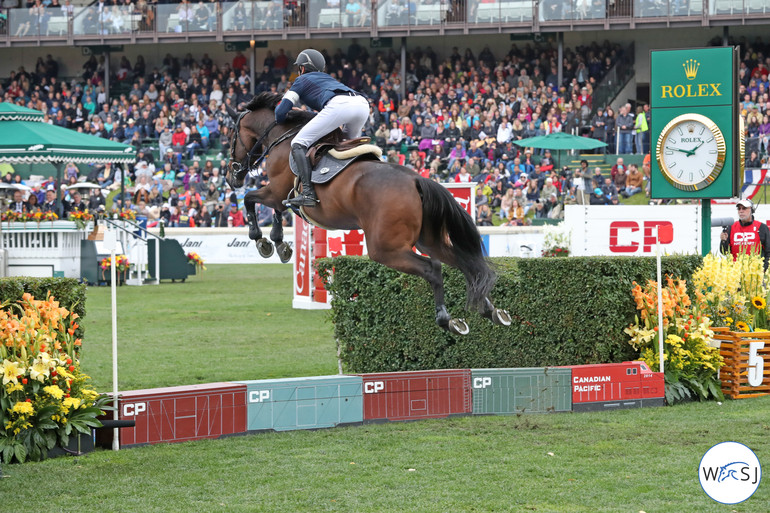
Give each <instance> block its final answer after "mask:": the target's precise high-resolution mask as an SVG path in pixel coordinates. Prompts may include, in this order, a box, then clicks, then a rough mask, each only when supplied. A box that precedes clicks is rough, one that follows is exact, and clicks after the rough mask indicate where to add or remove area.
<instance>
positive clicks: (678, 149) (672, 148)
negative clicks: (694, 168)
mask: <svg viewBox="0 0 770 513" xmlns="http://www.w3.org/2000/svg"><path fill="white" fill-rule="evenodd" d="M668 149H670V150H676V151H681V152H682V153H686V154H687V156H688V157H689V156H690V155H692V154H694V153H695V150H683V149H681V148H674V147H673V146H669V147H668ZM696 149H697V148H696Z"/></svg>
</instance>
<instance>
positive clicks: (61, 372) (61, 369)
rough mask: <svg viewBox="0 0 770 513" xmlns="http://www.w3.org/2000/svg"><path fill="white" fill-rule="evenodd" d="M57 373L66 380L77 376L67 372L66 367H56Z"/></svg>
mask: <svg viewBox="0 0 770 513" xmlns="http://www.w3.org/2000/svg"><path fill="white" fill-rule="evenodd" d="M56 373H57V374H58V375H59V376H61V377H62V378H64V379H73V378H74V377H75V376H73V375H72V374H70V373H69V372H67V369H65V368H64V367H56Z"/></svg>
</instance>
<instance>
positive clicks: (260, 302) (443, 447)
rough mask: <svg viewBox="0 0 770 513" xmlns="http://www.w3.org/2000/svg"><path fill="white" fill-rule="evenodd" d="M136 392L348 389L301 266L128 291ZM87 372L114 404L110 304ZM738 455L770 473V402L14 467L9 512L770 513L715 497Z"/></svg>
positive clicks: (125, 305)
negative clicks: (297, 287) (724, 454)
mask: <svg viewBox="0 0 770 513" xmlns="http://www.w3.org/2000/svg"><path fill="white" fill-rule="evenodd" d="M118 292H119V294H118V304H119V314H120V315H119V323H120V327H119V331H118V333H119V341H120V342H119V343H120V354H121V360H120V363H121V378H120V383H121V388H123V389H130V388H152V387H157V386H165V385H176V384H190V383H198V382H212V381H219V380H231V379H255V378H262V377H279V376H312V375H319V374H329V373H335V372H336V349H335V343H334V340H333V335H332V326H331V325H330V324H329V323H328V322H326V320H325V319H326V315H327V314H326V313H324V312H317V311H315V312H313V311H310V312H307V311H293V310H292V309H291V289H290V269H289V268H288V266H268V265H255V266H214V265H212V266H210V268H209V270H208V271H206V272H204V273H203V274H202V275H198V276H195V277H192V278H191V279H190V280H188V281H187V283H176V284H163V285H161V286H159V287H157V286H146V287H141V288H132V287H122V288H121V289H119V291H118ZM87 306H88V313H87V317H86V326H87V332H86V339H85V342H84V352H83V363H84V367H85V369H86V371H87V372H89V373H90V374H91V375H92V376H93V377H94V380H95V382H96V384H97V386H98V388H99V389H100V390H109V389H110V388H111V377H110V376H111V374H110V323H109V319H110V317H109V289H107V288H103V289H90V290H89V291H88V305H87ZM727 440H734V441H738V442H741V443H744V444H746V445H748V446H749V447H751V448H752V449H754V451H755V452H756V454H757V456H758V457H759V460H760V462H761V463H764V466H765V471H766V472H767V471H768V469H770V397H765V398H758V399H749V400H741V401H726V402H724V403H723V404H721V405H720V404H717V403H716V402H709V403H690V404H685V405H680V406H676V407H666V408H647V409H640V410H625V411H616V412H600V413H579V414H572V413H561V414H549V415H522V416H504V417H488V416H483V417H463V418H453V419H443V420H429V421H420V422H408V423H389V424H375V425H364V426H354V427H346V428H337V429H327V430H319V431H294V432H285V433H266V434H258V435H248V436H239V437H233V438H226V439H222V440H208V441H201V442H190V443H183V444H164V445H155V446H149V447H143V448H136V449H128V450H122V451H120V452H117V453H116V452H112V451H106V450H98V451H97V452H95V453H92V454H89V455H87V456H83V457H79V458H71V457H68V458H58V459H54V460H47V461H44V462H41V463H28V464H24V465H3V467H2V470H3V472H4V474H5V478H4V479H0V511H2V512H5V511H8V512H11V511H24V510H29V509H33V508H34V509H36V510H41V511H45V512H47V513H48V512H71V511H78V512H86V513H90V512H94V513H103V512H141V513H144V512H223V513H224V512H227V513H230V512H244V513H247V512H257V511H260V512H262V511H264V512H309V511H340V512H374V513H376V512H407V511H408V512H466V511H476V512H491V511H511V512H555V513H562V512H581V513H583V512H584V513H594V512H618V513H620V512H623V513H638V512H640V511H644V512H646V513H702V512H706V513H712V512H713V513H721V512H739V513H744V512H745V513H754V512H767V511H770V485H768V480H767V479H765V480H764V481H763V482H762V483H761V484H760V487H759V489H758V490H757V492H756V493H755V494H754V496H753V497H751V498H750V499H749V500H748V501H746V502H744V503H741V504H738V505H721V504H718V503H716V502H714V501H712V500H711V499H709V498H708V497H707V496H706V495H705V494H704V492H703V491H702V490H701V487H700V484H699V482H698V476H697V473H698V464H699V462H700V459H701V457H702V456H703V454H704V453H705V451H706V450H708V448H709V447H711V446H712V445H714V444H716V443H718V442H722V441H727Z"/></svg>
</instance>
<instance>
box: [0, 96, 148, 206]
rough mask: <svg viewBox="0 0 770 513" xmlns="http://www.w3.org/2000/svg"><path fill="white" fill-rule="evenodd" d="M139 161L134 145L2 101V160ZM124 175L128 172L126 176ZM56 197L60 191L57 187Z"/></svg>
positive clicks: (53, 161)
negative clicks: (52, 121)
mask: <svg viewBox="0 0 770 513" xmlns="http://www.w3.org/2000/svg"><path fill="white" fill-rule="evenodd" d="M135 160H136V150H135V149H134V147H133V146H129V145H127V144H122V143H119V142H115V141H110V140H109V139H102V138H101V137H96V136H93V135H89V134H83V133H80V132H76V131H74V130H69V129H67V128H62V127H60V126H56V125H50V124H48V123H45V122H43V113H42V112H40V111H37V110H34V109H28V108H26V107H22V106H19V105H14V104H12V103H7V102H3V103H0V163H4V162H8V163H42V162H50V163H52V164H54V165H56V167H57V169H58V177H57V183H59V184H61V180H62V177H61V172H62V164H63V163H65V162H75V163H80V164H91V163H107V162H112V163H115V164H129V163H133V162H134V161H135ZM124 176H125V175H124ZM56 194H57V199H59V198H60V194H61V191H60V190H59V189H58V188H57V192H56Z"/></svg>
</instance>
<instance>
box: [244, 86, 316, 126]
mask: <svg viewBox="0 0 770 513" xmlns="http://www.w3.org/2000/svg"><path fill="white" fill-rule="evenodd" d="M282 99H283V96H281V95H280V94H278V93H270V92H267V91H265V92H263V93H259V94H258V95H256V96H255V97H254V98H252V99H251V101H250V102H249V103H247V104H246V109H248V110H250V111H252V112H253V111H255V110H259V109H270V110H275V108H276V107H278V104H279V103H281V100H282ZM314 116H315V113H313V112H310V111H306V110H296V109H292V110H290V111H289V113H288V114H287V115H286V122H287V123H302V124H304V123H307V122H308V121H310V120H311V119H312V118H313V117H314Z"/></svg>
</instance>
